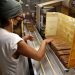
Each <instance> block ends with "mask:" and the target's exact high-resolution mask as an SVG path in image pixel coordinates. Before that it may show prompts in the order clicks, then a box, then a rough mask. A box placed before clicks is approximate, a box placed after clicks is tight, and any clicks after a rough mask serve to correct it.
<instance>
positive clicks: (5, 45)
mask: <svg viewBox="0 0 75 75" xmlns="http://www.w3.org/2000/svg"><path fill="white" fill-rule="evenodd" d="M21 12H22V8H21V5H20V4H19V3H18V2H17V1H15V0H1V1H0V69H1V72H2V75H26V74H25V72H24V70H25V67H24V66H23V63H24V62H23V57H29V58H32V59H35V60H38V61H40V60H41V59H42V58H43V56H44V54H45V47H46V44H47V43H50V42H51V39H45V40H43V41H42V42H41V45H40V48H39V50H38V51H36V50H35V49H34V48H32V47H30V46H29V45H27V43H26V42H25V41H26V40H32V39H33V37H32V36H24V37H23V38H21V37H20V36H18V35H17V34H15V33H13V27H14V25H16V24H17V23H18V21H19V20H21V18H20V16H21Z"/></svg>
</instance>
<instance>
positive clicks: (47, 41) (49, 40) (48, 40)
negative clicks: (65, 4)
mask: <svg viewBox="0 0 75 75" xmlns="http://www.w3.org/2000/svg"><path fill="white" fill-rule="evenodd" d="M44 41H45V42H46V44H48V43H50V42H51V41H53V39H50V38H47V39H44Z"/></svg>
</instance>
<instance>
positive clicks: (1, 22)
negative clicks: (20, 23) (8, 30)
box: [0, 19, 9, 28]
mask: <svg viewBox="0 0 75 75" xmlns="http://www.w3.org/2000/svg"><path fill="white" fill-rule="evenodd" d="M8 22H9V21H8V19H0V27H1V28H4V27H5V26H6V25H8Z"/></svg>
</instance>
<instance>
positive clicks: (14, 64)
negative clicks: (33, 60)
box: [0, 28, 28, 75]
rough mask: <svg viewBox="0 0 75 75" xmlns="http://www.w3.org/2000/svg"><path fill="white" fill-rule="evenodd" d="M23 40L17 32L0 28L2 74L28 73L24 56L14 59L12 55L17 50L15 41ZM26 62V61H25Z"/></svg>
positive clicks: (18, 74)
mask: <svg viewBox="0 0 75 75" xmlns="http://www.w3.org/2000/svg"><path fill="white" fill-rule="evenodd" d="M21 40H23V39H22V38H21V37H19V36H18V35H17V34H14V33H11V32H8V31H6V30H4V29H2V28H0V68H1V71H2V75H28V74H26V73H25V72H26V69H25V68H28V67H27V65H28V64H26V63H25V62H27V59H25V57H24V56H20V57H19V58H18V59H14V58H13V57H12V55H13V54H14V52H16V50H17V43H18V42H19V41H21ZM27 63H28V62H27Z"/></svg>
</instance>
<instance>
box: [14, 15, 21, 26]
mask: <svg viewBox="0 0 75 75" xmlns="http://www.w3.org/2000/svg"><path fill="white" fill-rule="evenodd" d="M21 20H22V19H21V16H17V17H15V18H14V19H13V25H17V24H18V22H19V21H21Z"/></svg>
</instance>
